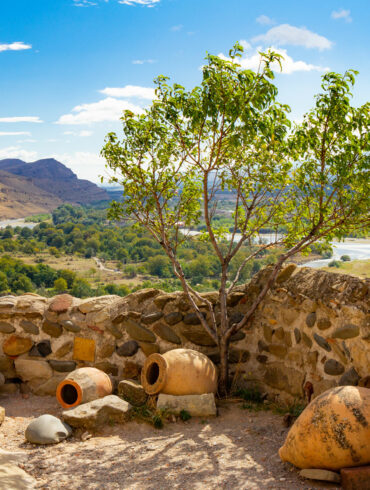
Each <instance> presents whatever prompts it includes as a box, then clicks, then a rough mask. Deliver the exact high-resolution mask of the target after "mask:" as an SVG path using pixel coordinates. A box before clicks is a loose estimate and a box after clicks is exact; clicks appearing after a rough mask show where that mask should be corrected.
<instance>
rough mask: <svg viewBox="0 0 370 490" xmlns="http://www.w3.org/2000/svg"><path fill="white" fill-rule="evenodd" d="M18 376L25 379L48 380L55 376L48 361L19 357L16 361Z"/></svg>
mask: <svg viewBox="0 0 370 490" xmlns="http://www.w3.org/2000/svg"><path fill="white" fill-rule="evenodd" d="M14 364H15V369H16V371H17V374H18V376H19V377H20V378H21V379H22V380H23V381H30V380H32V379H40V380H45V381H46V380H48V379H49V378H51V377H52V376H53V370H52V369H51V367H50V366H49V364H48V363H47V362H46V361H34V360H31V359H22V358H18V359H16V360H15V361H14Z"/></svg>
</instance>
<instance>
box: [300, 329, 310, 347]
mask: <svg viewBox="0 0 370 490" xmlns="http://www.w3.org/2000/svg"><path fill="white" fill-rule="evenodd" d="M302 339H303V342H304V343H305V344H306V345H307V347H308V348H311V347H312V339H310V337H309V336H308V335H307V334H306V333H305V332H303V333H302Z"/></svg>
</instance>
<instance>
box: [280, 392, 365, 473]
mask: <svg viewBox="0 0 370 490" xmlns="http://www.w3.org/2000/svg"><path fill="white" fill-rule="evenodd" d="M279 455H280V458H281V459H282V460H283V461H288V462H290V463H292V464H294V465H295V466H298V468H325V469H329V470H330V469H331V470H337V469H340V468H345V467H351V466H361V465H366V464H369V463H370V390H369V389H367V388H359V387H356V386H339V387H337V388H332V389H330V390H328V391H325V392H324V393H322V394H321V395H320V396H318V397H317V398H315V399H314V400H313V401H312V402H311V403H310V404H309V405H308V406H307V407H306V408H305V409H304V411H303V412H302V413H301V415H300V416H299V417H298V419H297V420H296V422H295V423H294V425H293V426H292V428H291V429H290V431H289V433H288V436H287V438H286V441H285V443H284V445H283V446H282V447H281V448H280V450H279Z"/></svg>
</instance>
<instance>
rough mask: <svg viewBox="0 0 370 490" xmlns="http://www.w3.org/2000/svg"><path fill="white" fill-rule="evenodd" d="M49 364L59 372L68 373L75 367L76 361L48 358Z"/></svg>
mask: <svg viewBox="0 0 370 490" xmlns="http://www.w3.org/2000/svg"><path fill="white" fill-rule="evenodd" d="M49 364H50V366H51V367H52V368H53V369H54V371H58V372H59V373H70V372H71V371H74V370H75V369H76V363H75V362H74V361H57V360H54V359H50V360H49Z"/></svg>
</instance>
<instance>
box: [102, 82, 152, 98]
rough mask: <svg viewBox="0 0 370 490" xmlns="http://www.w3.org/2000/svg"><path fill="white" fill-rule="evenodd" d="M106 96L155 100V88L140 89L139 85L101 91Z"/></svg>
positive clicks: (108, 88)
mask: <svg viewBox="0 0 370 490" xmlns="http://www.w3.org/2000/svg"><path fill="white" fill-rule="evenodd" d="M100 92H101V93H102V94H104V95H108V96H109V97H129V98H130V97H137V98H138V99H147V100H152V99H154V96H155V93H154V88H149V87H140V86H138V85H126V86H125V87H107V88H105V89H104V90H100Z"/></svg>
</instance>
